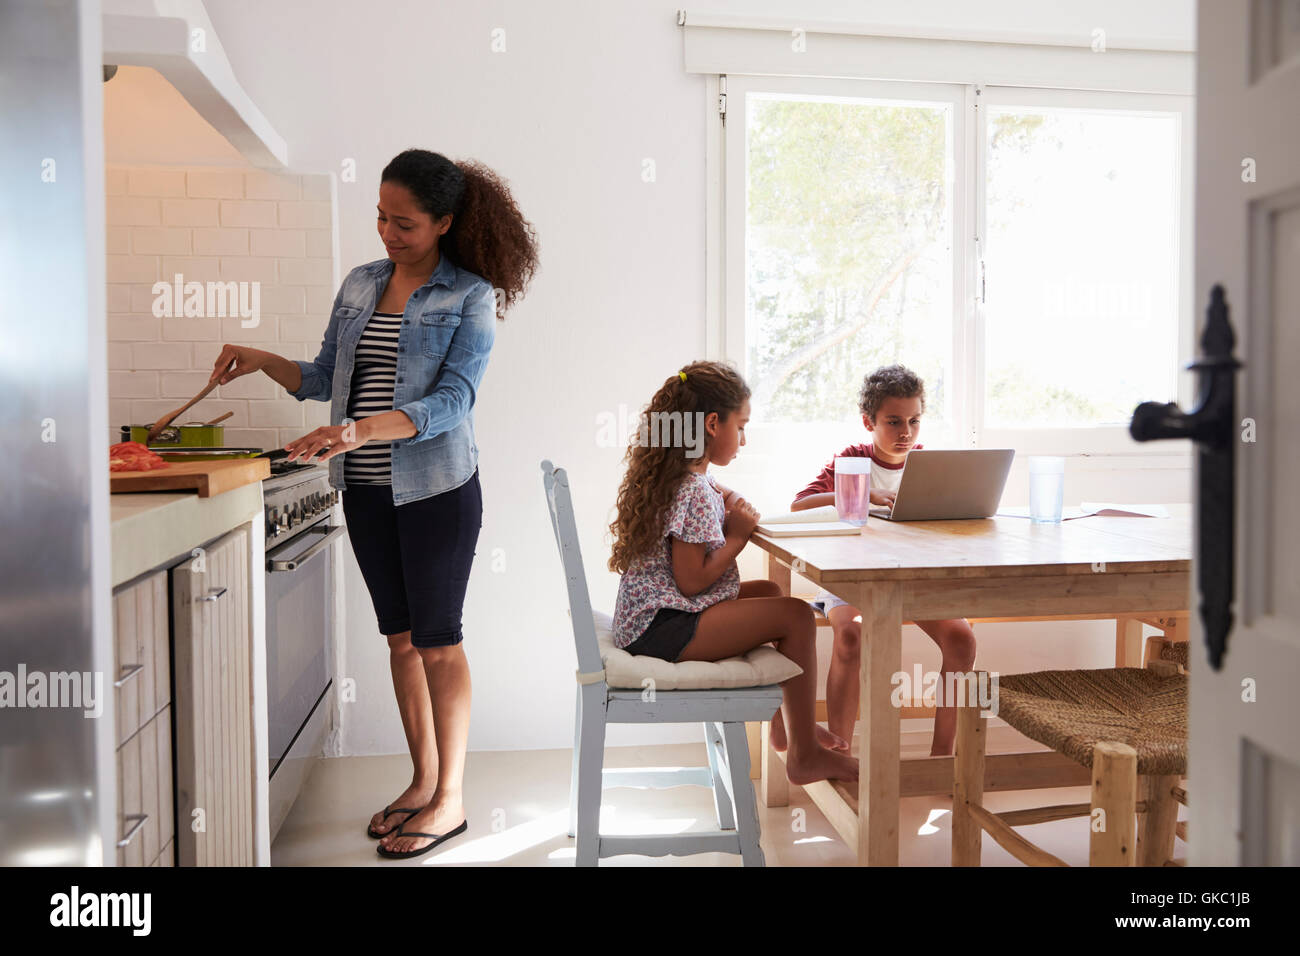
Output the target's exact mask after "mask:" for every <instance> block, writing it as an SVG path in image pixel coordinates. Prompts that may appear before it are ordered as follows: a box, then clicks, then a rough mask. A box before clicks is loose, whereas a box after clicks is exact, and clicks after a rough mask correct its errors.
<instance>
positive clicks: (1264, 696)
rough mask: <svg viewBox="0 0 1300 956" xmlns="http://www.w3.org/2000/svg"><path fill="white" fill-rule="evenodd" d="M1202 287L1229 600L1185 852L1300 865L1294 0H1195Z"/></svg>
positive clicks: (1299, 288)
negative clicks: (1227, 520)
mask: <svg viewBox="0 0 1300 956" xmlns="http://www.w3.org/2000/svg"><path fill="white" fill-rule="evenodd" d="M1197 37H1198V39H1197V43H1198V50H1197V54H1198V56H1197V114H1196V128H1197V138H1196V150H1197V152H1196V289H1197V293H1198V298H1199V301H1200V302H1202V303H1204V302H1206V301H1207V300H1208V299H1209V293H1210V289H1211V288H1212V287H1213V286H1214V285H1215V284H1216V283H1217V284H1222V286H1223V287H1224V290H1225V291H1226V293H1227V301H1228V306H1229V309H1230V318H1231V321H1232V324H1233V326H1234V327H1235V329H1236V331H1237V335H1238V349H1237V355H1238V356H1239V357H1240V358H1241V359H1242V361H1243V362H1244V363H1245V367H1244V369H1243V370H1242V372H1241V373H1240V374H1239V375H1238V380H1237V383H1238V398H1237V415H1238V417H1239V418H1240V419H1241V422H1240V436H1239V437H1240V443H1239V444H1237V446H1236V458H1237V471H1236V474H1237V492H1236V524H1237V533H1236V580H1237V594H1236V612H1235V626H1234V627H1233V629H1232V630H1231V631H1230V632H1229V636H1228V645H1227V654H1226V656H1225V658H1224V662H1223V667H1222V669H1221V670H1219V671H1217V672H1216V671H1214V670H1213V669H1212V668H1211V667H1210V666H1209V662H1208V660H1207V658H1206V655H1205V652H1204V645H1203V642H1202V633H1201V627H1200V620H1199V614H1198V613H1196V611H1195V609H1194V610H1193V614H1192V641H1193V644H1192V648H1191V650H1192V661H1191V663H1192V667H1191V671H1192V682H1191V695H1192V701H1191V715H1190V752H1189V767H1188V778H1189V796H1190V801H1189V803H1190V806H1189V808H1188V813H1189V828H1188V829H1189V844H1188V857H1187V859H1188V862H1189V863H1190V864H1192V865H1193V866H1207V865H1262V864H1284V865H1290V866H1295V865H1297V864H1300V836H1298V834H1300V734H1298V733H1297V732H1296V730H1297V728H1300V695H1297V694H1296V692H1295V686H1296V681H1297V679H1300V587H1298V586H1297V584H1298V583H1300V573H1298V572H1297V568H1300V509H1297V508H1296V507H1295V503H1294V501H1293V500H1292V495H1293V492H1294V489H1295V488H1296V487H1297V482H1298V481H1300V478H1298V477H1297V476H1300V443H1298V442H1297V438H1300V376H1297V375H1296V374H1295V371H1294V366H1295V364H1296V362H1297V360H1300V121H1298V119H1300V2H1297V0H1251V2H1241V0H1201V2H1200V4H1199V5H1198V30H1197Z"/></svg>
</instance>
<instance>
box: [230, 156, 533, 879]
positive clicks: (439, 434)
mask: <svg viewBox="0 0 1300 956" xmlns="http://www.w3.org/2000/svg"><path fill="white" fill-rule="evenodd" d="M378 211H379V223H378V225H379V237H380V239H382V240H383V243H384V247H385V249H386V250H387V253H388V257H387V258H386V259H379V260H377V261H375V262H370V263H367V264H365V265H361V266H357V267H356V268H355V269H353V270H352V271H351V272H350V273H349V274H348V276H347V278H346V279H344V281H343V285H342V287H341V288H340V289H339V293H338V297H337V298H336V299H335V300H334V306H333V309H332V311H331V312H330V317H329V324H328V326H327V327H326V329H325V337H324V340H323V341H322V342H321V348H320V354H318V355H317V356H316V358H315V360H314V361H311V362H304V361H297V360H290V359H286V358H282V357H281V356H279V355H275V354H273V353H271V352H266V351H262V350H260V349H253V348H247V347H243V346H235V345H226V346H225V347H224V348H223V349H222V350H221V354H220V355H219V356H218V357H217V361H216V365H215V367H214V370H213V374H212V377H213V378H217V379H220V381H221V383H222V384H225V383H227V382H230V381H232V380H234V379H236V378H238V377H239V376H241V375H247V374H248V373H250V372H257V371H261V372H265V373H266V374H267V375H268V376H270V378H271V379H273V380H274V381H276V382H278V383H279V384H280V385H282V386H283V387H284V388H285V389H287V390H288V392H289V394H291V395H293V396H294V397H295V398H297V399H298V400H299V401H302V400H305V399H309V398H310V399H316V400H317V401H326V400H328V401H329V402H330V421H331V422H332V424H330V425H327V426H324V427H321V428H317V429H315V430H314V431H312V432H309V433H308V434H306V435H304V436H303V437H302V438H299V439H297V440H296V441H292V442H290V443H289V444H288V445H286V446H285V448H286V450H287V451H288V452H289V458H290V460H298V461H326V460H328V461H329V473H330V483H331V484H332V485H333V486H334V487H335V488H339V489H342V490H343V514H344V517H345V518H346V520H347V527H348V536H349V539H350V540H351V542H352V548H353V551H354V552H355V553H356V557H357V563H358V564H359V565H360V567H361V574H362V576H363V577H364V579H365V582H366V587H367V589H368V590H369V591H370V596H371V599H372V601H373V603H374V607H375V614H376V616H377V618H378V623H379V630H380V632H381V633H383V634H385V635H386V636H387V638H388V647H389V659H390V663H391V667H392V673H393V687H394V689H395V691H396V693H397V704H398V709H399V711H400V713H401V717H402V726H403V729H404V730H405V732H406V741H407V746H408V747H409V749H410V752H411V763H412V765H413V773H412V777H411V785H410V786H409V787H407V788H406V789H405V790H403V791H402V792H401V793H400V794H398V795H397V797H396V799H394V800H392V802H391V803H389V804H388V805H387V806H385V807H384V809H383V810H381V811H379V812H378V813H376V814H375V815H374V816H373V817H371V819H370V824H369V826H368V827H367V831H366V832H367V833H368V834H369V835H370V836H372V837H377V838H379V839H380V844H379V853H380V854H381V855H383V856H386V857H390V858H403V857H411V856H418V855H420V854H422V853H426V852H428V851H429V850H432V849H433V848H434V847H435V846H437V845H438V844H440V843H441V842H443V841H444V840H447V839H450V838H451V837H453V836H456V835H457V834H459V833H463V832H464V831H465V829H466V820H465V810H464V806H463V804H462V797H461V794H462V785H463V777H464V766H465V748H466V743H467V740H468V736H469V715H470V676H469V664H468V661H467V660H466V658H465V652H464V649H463V647H462V644H461V641H462V634H461V607H462V604H463V603H464V599H465V590H466V586H467V584H468V582H469V573H470V566H471V564H472V562H473V559H474V547H475V544H476V543H477V541H478V534H479V527H480V525H481V522H482V513H483V503H482V493H481V490H480V486H479V477H478V448H477V446H476V445H475V443H474V420H473V409H474V401H475V398H476V395H477V391H478V387H479V383H480V382H481V381H482V378H483V372H484V370H485V369H486V367H487V362H488V354H489V353H490V352H491V349H492V343H493V339H494V337H495V333H496V329H495V325H496V313H497V311H498V308H500V310H501V311H502V312H504V311H505V310H506V309H507V308H509V307H510V305H512V304H513V303H514V302H515V301H516V300H517V299H518V298H519V297H520V296H521V295H522V293H523V291H524V289H525V288H526V286H527V285H528V282H529V280H530V279H531V278H532V275H533V273H534V271H535V270H536V268H537V244H536V239H535V235H534V232H533V228H532V226H531V224H529V222H528V221H527V220H525V219H524V218H523V216H522V215H521V214H520V212H519V208H518V207H517V206H516V205H515V201H514V199H513V198H512V196H511V195H510V191H509V189H508V188H507V187H506V185H505V183H504V182H503V181H502V180H501V179H500V178H499V177H498V176H497V175H496V174H495V173H494V172H492V171H491V170H490V169H487V168H486V167H484V166H482V165H480V164H478V163H474V162H462V163H459V164H458V163H454V162H452V161H451V160H449V159H447V158H446V157H444V156H442V155H440V154H438V153H433V152H429V151H428V150H422V149H408V150H406V151H405V152H403V153H401V154H399V155H398V156H397V157H395V158H394V159H393V160H392V162H390V163H389V164H388V165H387V166H386V167H384V171H383V174H382V176H381V177H380V186H379V205H378ZM498 297H500V302H498Z"/></svg>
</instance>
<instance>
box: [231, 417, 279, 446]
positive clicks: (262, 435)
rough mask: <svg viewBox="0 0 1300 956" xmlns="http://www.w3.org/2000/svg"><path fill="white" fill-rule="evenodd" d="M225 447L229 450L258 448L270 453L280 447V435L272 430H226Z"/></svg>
mask: <svg viewBox="0 0 1300 956" xmlns="http://www.w3.org/2000/svg"><path fill="white" fill-rule="evenodd" d="M221 424H223V425H224V424H226V422H222V423H221ZM226 445H227V447H230V448H260V449H262V450H263V451H270V450H272V449H274V448H279V447H280V435H279V432H277V431H276V430H275V429H274V428H227V429H226Z"/></svg>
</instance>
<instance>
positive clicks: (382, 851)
mask: <svg viewBox="0 0 1300 956" xmlns="http://www.w3.org/2000/svg"><path fill="white" fill-rule="evenodd" d="M468 829H469V821H468V820H462V821H461V824H460V826H458V827H456V829H454V830H448V831H447V832H446V833H442V834H438V833H416V832H415V831H411V832H410V833H406V832H404V831H403V830H402V828H401V827H400V826H399V827H398V828H397V835H398V836H409V837H424V838H425V839H428V840H432V841H433V842H432V843H430V844H429V845H428V846H422V847H420V849H418V850H406V851H405V852H398V851H396V850H389V849H386V848H385V847H384V846H383V845H382V844H381V845H380V846H377V847H375V849H376V850H378V851H379V855H380V856H383V857H387V858H388V859H390V860H406V859H409V858H410V857H413V856H419V855H420V854H421V853H428V852H429V851H430V850H432V849H433V848H434V847H435V846H437V845H438V844H439V843H445V842H446V841H447V840H450V839H451V838H452V837H454V836H460V834H462V833H464V832H465V831H466V830H468Z"/></svg>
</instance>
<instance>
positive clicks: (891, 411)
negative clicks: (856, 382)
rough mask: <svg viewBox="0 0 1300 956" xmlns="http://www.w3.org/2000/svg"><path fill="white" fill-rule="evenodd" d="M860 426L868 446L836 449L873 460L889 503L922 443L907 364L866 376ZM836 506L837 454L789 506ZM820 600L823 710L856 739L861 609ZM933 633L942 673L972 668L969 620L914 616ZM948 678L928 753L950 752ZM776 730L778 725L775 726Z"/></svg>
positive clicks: (920, 392)
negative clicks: (825, 647)
mask: <svg viewBox="0 0 1300 956" xmlns="http://www.w3.org/2000/svg"><path fill="white" fill-rule="evenodd" d="M858 408H859V410H860V411H861V412H862V424H863V425H865V426H866V428H867V431H868V432H870V433H871V434H872V437H873V439H874V440H873V441H872V442H871V443H869V444H866V445H850V446H849V447H848V448H846V449H844V450H843V451H842V452H840V453H839V457H842V458H870V459H871V503H872V504H873V505H892V504H893V503H894V498H895V496H896V495H897V493H898V484H899V481H900V480H901V479H902V476H903V464H904V463H905V462H906V461H907V453H908V452H909V451H911V450H912V449H913V448H920V447H921V445H919V444H918V443H917V441H916V438H917V434H918V433H919V432H920V430H921V414H922V413H923V412H924V411H925V384H924V383H923V382H922V381H921V379H920V377H919V376H917V375H916V373H915V372H912V371H911V370H910V369H907V368H904V367H903V366H902V365H889V366H886V367H883V368H878V369H876V370H875V371H874V372H872V373H871V374H870V375H868V376H867V377H866V378H865V379H864V380H863V382H862V391H861V392H860V393H859V395H858ZM833 504H835V459H834V458H832V459H831V460H830V462H829V463H828V464H827V465H826V467H825V468H823V469H822V471H821V474H819V475H818V476H817V477H816V478H815V479H814V480H813V481H812V482H811V483H810V484H809V485H808V487H806V488H804V489H803V491H801V492H799V494H797V495H795V499H794V502H793V503H792V504H791V505H790V510H791V511H802V510H804V509H805V508H817V507H821V506H823V505H833ZM816 601H821V602H824V605H825V613H826V617H827V619H828V620H829V621H830V623H831V628H832V629H833V630H834V632H835V645H834V651H833V653H832V655H831V664H830V671H829V673H828V674H827V677H826V710H827V716H828V717H829V721H828V723H829V725H830V731H831V733H832V734H836V735H838V736H840V737H842V738H843V739H845V740H852V739H853V723H854V721H855V720H856V719H857V716H858V696H859V689H860V688H859V683H858V680H859V678H858V661H859V657H860V654H859V647H860V645H859V643H858V639H859V633H860V630H861V621H862V612H861V611H859V610H858V609H857V608H855V607H853V606H852V605H851V604H846V603H845V602H844V601H841V600H840V599H839V598H837V597H835V596H834V595H833V594H829V593H827V592H825V591H823V592H822V593H821V594H819V595H818V596H817V598H816ZM913 623H914V624H916V626H917V627H919V628H920V629H921V630H923V631H925V633H926V634H928V635H930V638H931V639H932V640H933V641H934V642H935V643H936V644H938V645H939V650H940V651H941V652H942V654H943V664H942V665H941V667H942V670H943V672H944V674H945V675H946V674H948V673H952V672H956V671H969V670H970V669H971V666H972V665H973V664H974V663H975V632H974V631H973V630H972V629H971V626H970V622H969V621H967V620H965V619H963V618H958V619H957V620H952V621H914V622H913ZM943 686H944V684H943V681H942V680H941V681H940V684H939V698H938V703H939V706H938V707H936V708H935V716H934V739H933V742H932V744H931V747H930V755H931V756H935V757H939V756H947V755H948V754H951V753H952V744H953V737H954V735H955V733H956V728H957V708H956V707H955V706H954V705H953V703H951V702H950V703H947V704H945V703H944V700H943ZM774 729H775V728H774Z"/></svg>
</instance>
